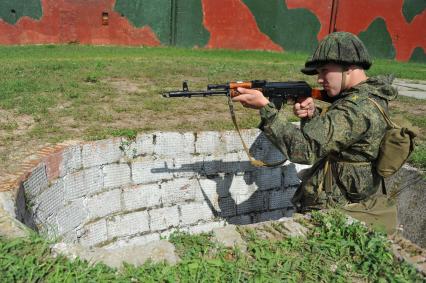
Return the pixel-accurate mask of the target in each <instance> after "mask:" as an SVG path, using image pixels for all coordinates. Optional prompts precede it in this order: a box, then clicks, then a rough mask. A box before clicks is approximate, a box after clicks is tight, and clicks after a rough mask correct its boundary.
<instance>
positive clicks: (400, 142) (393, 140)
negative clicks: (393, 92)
mask: <svg viewBox="0 0 426 283" xmlns="http://www.w3.org/2000/svg"><path fill="white" fill-rule="evenodd" d="M368 99H370V100H371V101H372V102H373V103H374V105H375V106H376V107H377V109H379V111H380V113H382V115H383V117H384V118H385V120H386V123H387V124H388V127H387V129H386V132H385V135H384V137H383V139H382V141H381V143H380V148H379V155H378V157H377V160H376V170H377V173H378V174H379V175H380V176H382V177H389V176H392V175H393V174H395V173H396V172H397V171H398V170H399V168H401V167H402V165H404V163H405V162H406V161H407V159H408V158H409V157H410V155H411V153H412V152H413V150H414V147H415V140H414V139H415V137H416V134H415V133H414V132H413V131H412V130H410V129H408V128H405V127H400V126H398V125H397V124H395V123H394V122H392V121H391V119H390V118H389V116H388V115H387V114H386V112H385V111H384V110H383V108H382V107H381V106H380V104H379V103H377V102H376V101H375V100H374V99H371V98H368Z"/></svg>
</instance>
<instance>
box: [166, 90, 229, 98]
mask: <svg viewBox="0 0 426 283" xmlns="http://www.w3.org/2000/svg"><path fill="white" fill-rule="evenodd" d="M224 95H225V96H226V95H228V91H226V90H200V91H169V92H164V93H163V97H191V96H224Z"/></svg>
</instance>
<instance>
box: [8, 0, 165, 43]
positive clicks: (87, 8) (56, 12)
mask: <svg viewBox="0 0 426 283" xmlns="http://www.w3.org/2000/svg"><path fill="white" fill-rule="evenodd" d="M114 4H115V0H91V1H83V0H72V1H71V0H42V9H43V16H42V18H41V19H40V20H34V19H31V18H28V17H23V18H21V19H20V20H19V21H18V22H17V23H16V24H15V25H11V24H8V23H6V22H4V21H2V20H0V44H35V43H36V44H40V43H41V44H47V43H71V42H75V43H82V44H116V45H149V46H157V45H160V41H159V39H158V38H157V37H156V35H155V34H154V32H153V31H152V30H151V28H149V27H142V28H135V27H134V26H132V25H131V24H130V23H129V21H128V20H127V19H126V18H124V17H122V16H121V15H120V14H119V13H117V12H115V11H114ZM103 13H108V25H103V24H102V15H103Z"/></svg>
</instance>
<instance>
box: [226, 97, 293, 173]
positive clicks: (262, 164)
mask: <svg viewBox="0 0 426 283" xmlns="http://www.w3.org/2000/svg"><path fill="white" fill-rule="evenodd" d="M228 106H229V112H230V113H231V118H232V123H234V127H235V129H236V130H237V132H238V135H239V136H240V140H241V143H242V144H243V148H244V151H245V152H246V154H247V156H248V158H249V160H250V163H251V165H253V166H255V167H276V166H279V165H281V164H283V163H284V162H286V159H284V160H282V161H277V162H273V163H267V162H264V161H262V160H256V159H255V158H254V157H253V156H252V155H251V154H250V151H249V149H248V147H247V145H246V143H245V142H244V139H243V136H242V135H241V131H240V127H239V126H238V124H237V118H236V116H235V111H234V104H233V102H232V98H231V96H230V95H228Z"/></svg>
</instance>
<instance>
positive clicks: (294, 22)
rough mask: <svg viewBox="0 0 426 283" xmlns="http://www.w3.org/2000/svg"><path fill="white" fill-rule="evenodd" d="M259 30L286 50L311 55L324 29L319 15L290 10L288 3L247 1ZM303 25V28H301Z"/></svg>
mask: <svg viewBox="0 0 426 283" xmlns="http://www.w3.org/2000/svg"><path fill="white" fill-rule="evenodd" d="M243 2H244V3H245V4H246V5H247V7H248V8H249V9H250V10H251V12H252V13H253V15H254V17H255V18H256V22H257V25H258V26H259V28H260V30H261V31H262V32H263V33H265V34H267V35H268V36H269V37H270V38H271V39H272V40H273V41H274V42H276V43H278V44H279V45H281V46H282V47H283V48H284V49H285V50H287V51H288V50H291V51H300V52H308V53H310V52H311V51H312V50H314V48H315V47H316V46H317V44H318V40H317V34H318V32H319V30H320V28H321V25H320V22H319V21H318V19H317V18H316V16H315V15H314V14H313V13H311V12H310V11H308V10H306V9H292V10H290V9H288V8H287V6H286V4H285V1H282V0H273V1H268V2H267V4H265V1H262V0H260V1H259V0H244V1H243ZM301 26H303V28H300V27H301Z"/></svg>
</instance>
